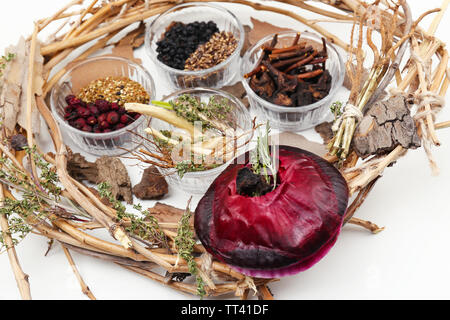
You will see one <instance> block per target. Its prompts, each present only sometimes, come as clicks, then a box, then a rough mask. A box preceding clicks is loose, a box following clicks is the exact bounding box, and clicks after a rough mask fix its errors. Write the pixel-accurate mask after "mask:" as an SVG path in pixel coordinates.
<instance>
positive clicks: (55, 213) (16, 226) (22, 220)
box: [0, 0, 449, 299]
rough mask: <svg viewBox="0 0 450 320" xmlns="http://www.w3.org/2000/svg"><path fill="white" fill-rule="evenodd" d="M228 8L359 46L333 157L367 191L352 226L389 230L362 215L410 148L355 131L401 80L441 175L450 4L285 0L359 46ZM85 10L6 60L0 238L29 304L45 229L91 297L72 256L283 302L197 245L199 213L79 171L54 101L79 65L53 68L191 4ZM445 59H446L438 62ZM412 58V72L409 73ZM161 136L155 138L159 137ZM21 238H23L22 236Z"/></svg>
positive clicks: (352, 49)
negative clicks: (70, 164) (131, 201)
mask: <svg viewBox="0 0 450 320" xmlns="http://www.w3.org/2000/svg"><path fill="white" fill-rule="evenodd" d="M196 1H198V0H196ZM200 1H202V0H200ZM183 2H191V1H183ZM228 2H233V3H238V4H242V5H246V6H249V7H252V8H254V9H256V10H268V11H272V12H276V13H279V14H284V15H286V16H289V17H292V18H294V19H297V20H298V21H300V22H302V23H304V24H306V25H308V26H309V27H311V28H312V29H313V30H315V31H316V32H318V33H320V34H321V35H322V36H323V37H325V38H326V39H328V40H329V41H331V42H333V43H335V44H336V45H338V46H340V47H342V48H344V49H346V50H347V51H348V53H349V60H348V63H347V72H348V75H349V78H350V80H351V82H352V87H351V90H350V96H349V100H348V102H347V104H346V106H345V107H344V110H341V112H342V114H341V115H340V116H339V117H338V118H337V121H336V123H335V126H334V129H335V131H334V137H333V138H332V140H331V142H330V154H329V155H328V156H327V158H328V160H329V161H332V162H339V164H340V170H341V172H342V173H343V174H344V176H345V178H346V180H347V182H348V185H349V187H350V192H351V193H352V194H356V193H358V194H357V196H356V198H355V200H354V202H353V203H352V204H351V205H350V206H349V208H348V210H347V214H346V217H345V221H346V222H349V223H353V224H357V225H360V226H363V227H365V228H367V229H369V230H370V231H372V232H374V233H376V232H378V231H380V228H378V227H377V226H376V225H374V224H373V223H370V222H368V221H363V220H361V219H356V218H352V216H353V214H354V212H355V211H356V210H357V208H359V206H360V205H361V204H362V202H363V201H364V199H365V198H366V197H367V195H368V194H369V192H370V191H371V190H372V188H373V186H374V184H375V183H376V181H377V179H378V178H379V176H380V175H381V174H382V173H383V171H384V169H385V168H386V167H387V166H389V165H391V164H392V163H393V162H395V161H397V160H398V158H400V157H401V156H402V155H404V154H405V153H406V151H407V149H405V147H403V146H402V145H400V144H399V145H395V146H394V147H393V148H392V149H391V150H390V151H387V153H386V152H385V153H377V154H375V155H371V156H368V157H367V158H366V159H364V160H362V159H360V158H359V157H358V156H357V155H356V153H355V152H354V151H353V145H352V140H353V137H354V133H355V130H356V129H357V126H358V123H359V121H360V120H361V119H363V117H364V114H365V113H366V112H367V110H368V109H369V108H370V106H371V105H372V104H373V103H374V102H376V101H378V100H379V99H380V97H381V96H382V95H383V94H384V93H385V91H386V88H387V86H388V85H389V84H391V82H392V80H393V79H395V85H396V86H394V87H393V88H390V92H388V94H391V95H393V96H399V95H402V96H404V97H405V99H407V100H408V101H409V102H410V105H409V106H410V107H411V108H410V109H411V110H412V118H413V120H414V123H415V126H416V127H417V134H418V137H419V138H420V140H421V144H422V145H423V147H424V149H425V151H426V153H427V156H428V158H429V159H430V164H431V166H432V168H433V169H434V170H435V171H436V170H437V166H436V163H435V161H434V159H433V157H432V154H431V146H433V145H434V146H438V145H439V144H440V142H439V140H438V138H437V135H436V130H437V129H439V128H444V127H448V126H449V125H448V123H441V124H436V123H435V115H436V113H437V112H438V111H439V110H440V109H441V108H442V107H443V98H444V96H445V93H446V91H447V88H448V85H449V78H448V69H447V68H448V67H447V65H448V52H447V50H446V48H445V45H444V44H443V43H442V42H441V41H440V40H439V39H437V38H435V37H434V36H433V34H434V32H435V31H436V28H437V26H438V24H439V22H440V20H441V19H442V15H443V12H444V11H445V9H446V6H447V5H448V1H446V2H444V5H443V6H442V8H438V9H436V10H431V11H429V12H426V13H424V14H423V15H422V16H421V17H420V18H419V19H418V20H417V21H412V18H411V13H410V9H409V6H408V4H407V2H406V1H404V0H399V1H398V2H393V1H375V2H374V3H372V4H370V5H369V4H367V3H365V2H363V1H360V0H343V1H325V0H324V1H322V2H323V3H324V4H326V5H328V6H330V7H332V8H333V9H339V10H340V12H339V13H336V10H327V9H322V8H319V7H316V6H314V5H310V4H307V3H306V2H304V1H284V2H287V3H289V4H290V5H291V6H292V7H293V8H296V7H297V8H301V9H304V10H308V11H311V12H314V13H316V14H318V15H320V16H322V17H325V18H326V19H328V20H330V19H331V20H332V21H341V22H345V23H349V24H351V23H353V30H352V37H351V39H349V40H350V41H349V43H346V42H345V41H343V40H341V39H339V38H338V37H336V36H335V35H333V34H331V33H330V32H329V31H328V30H326V29H325V28H323V27H321V26H320V25H319V22H320V20H317V21H311V20H307V19H305V18H303V17H302V16H300V15H298V14H296V13H295V10H286V9H281V8H277V7H272V6H269V5H265V4H262V3H255V2H250V1H247V0H232V1H228ZM82 3H83V1H80V0H75V1H71V2H70V3H68V5H66V6H65V7H63V8H62V9H61V10H59V11H57V12H56V13H55V14H53V15H51V16H50V17H49V18H46V19H42V20H40V21H38V22H37V23H36V24H35V30H34V32H33V34H32V36H31V37H30V38H29V39H27V40H25V39H23V41H21V42H20V43H19V46H17V47H15V48H10V55H8V54H7V55H6V56H5V57H4V58H2V61H1V62H0V63H1V75H0V78H1V82H0V85H1V87H0V92H1V96H0V108H1V110H2V118H3V119H2V128H1V138H2V139H1V142H0V152H1V158H0V159H1V171H0V175H1V176H0V182H1V188H0V202H1V208H0V226H1V228H2V233H1V234H0V235H1V237H0V239H1V243H2V245H3V246H4V248H5V249H6V250H7V251H8V256H9V258H10V261H11V264H12V267H13V270H14V274H15V276H16V280H17V283H18V287H19V290H20V293H21V295H22V297H23V298H24V299H30V298H31V294H30V287H29V284H28V281H27V279H28V276H27V275H26V274H25V273H24V272H23V271H22V269H21V267H20V264H19V261H18V258H17V255H16V253H15V245H16V244H17V242H18V241H20V238H21V237H20V235H25V234H26V233H27V232H29V231H30V229H33V230H34V231H35V232H37V233H39V234H41V235H42V236H44V237H47V238H48V239H50V240H51V241H52V242H54V241H57V242H59V243H60V244H61V245H62V246H63V248H64V252H65V254H66V257H67V259H68V261H69V264H70V265H71V266H72V269H73V270H74V272H75V274H76V275H77V278H78V280H79V282H80V285H81V287H82V290H83V292H84V293H85V294H86V295H87V296H88V297H89V298H91V299H94V298H95V296H94V295H93V293H92V292H91V291H90V290H89V288H88V287H87V285H86V284H85V282H84V281H83V279H82V278H81V276H80V274H79V272H78V270H77V268H76V267H75V264H74V261H73V259H72V257H71V255H70V251H71V250H73V251H77V252H79V253H82V254H86V255H89V256H92V257H95V258H98V259H103V260H107V261H111V262H113V263H116V264H118V265H120V266H122V267H124V268H126V269H128V270H130V271H132V272H136V273H138V274H141V275H143V276H145V277H148V278H150V279H152V280H154V281H157V282H160V283H162V284H165V285H167V286H169V287H171V288H173V289H175V290H179V291H182V292H186V293H189V294H194V295H195V294H199V295H201V296H217V295H224V294H235V295H237V296H240V297H241V298H243V299H245V298H247V296H248V293H249V292H252V291H254V292H257V293H258V294H259V296H260V297H262V298H263V299H272V295H271V293H270V291H269V290H268V288H267V285H268V284H269V283H270V282H272V281H275V280H276V279H258V278H250V277H246V276H244V275H242V274H240V273H238V272H236V271H234V270H232V269H231V268H229V267H228V266H227V265H225V264H223V263H220V262H219V261H215V260H213V259H212V258H211V256H209V255H208V254H206V252H205V249H204V248H203V247H202V246H201V245H198V244H197V242H196V241H195V234H194V232H193V226H192V219H191V213H190V209H189V206H188V207H187V209H186V210H180V209H177V208H173V207H170V206H167V205H162V204H157V205H156V206H155V207H154V208H150V209H148V210H147V209H144V208H141V207H140V206H135V210H136V211H137V213H138V214H135V213H129V212H127V210H126V209H125V207H124V206H123V204H122V203H121V202H120V201H117V200H116V199H115V198H114V197H113V196H112V194H111V190H110V186H109V185H108V184H104V183H103V184H99V185H98V188H97V189H98V194H97V193H95V192H93V191H92V190H91V189H89V188H87V187H86V186H85V185H83V184H82V183H80V182H78V181H77V180H75V179H74V178H72V177H71V176H70V175H69V173H68V170H67V157H68V155H67V148H66V146H65V145H64V143H63V141H62V136H61V132H60V130H59V127H58V124H57V122H56V121H55V119H54V118H53V116H52V114H51V112H50V111H49V108H48V106H47V103H46V97H47V94H48V92H49V90H50V89H51V87H52V86H53V85H54V84H55V83H56V82H57V81H58V80H59V79H60V77H61V76H62V75H63V74H64V72H65V71H66V70H65V69H66V68H67V67H66V66H62V69H61V70H60V71H59V72H56V73H54V74H52V76H50V74H51V71H52V70H53V69H54V68H55V67H56V66H59V65H60V63H61V62H62V61H63V60H64V59H65V58H66V57H68V56H69V55H70V54H72V53H74V52H75V50H76V49H78V48H79V47H80V46H82V45H84V44H86V43H88V42H90V41H92V40H95V42H93V44H92V45H91V46H90V47H88V48H86V49H85V51H84V52H79V55H78V56H77V57H76V58H74V59H73V61H80V60H82V59H84V58H86V57H88V56H90V55H91V54H93V53H96V52H97V51H99V50H101V49H103V48H105V47H107V46H109V45H116V44H117V43H123V42H126V43H128V44H129V45H130V46H131V47H137V46H139V45H140V44H142V32H143V24H142V23H140V22H142V21H143V20H145V19H147V18H149V17H152V16H154V15H157V14H159V13H161V12H164V11H165V10H167V9H169V8H171V7H172V6H174V5H176V4H179V1H174V0H158V1H144V0H137V1H136V0H117V1H102V2H99V1H96V0H93V1H88V3H87V4H86V5H85V7H84V8H83V9H81V10H76V11H72V10H71V8H72V7H73V6H75V5H80V4H82ZM431 13H433V14H435V17H434V21H433V23H432V25H431V27H430V28H429V30H427V31H424V30H422V29H421V28H420V26H419V22H420V20H421V19H422V18H423V17H424V16H426V15H428V14H431ZM69 21H72V22H73V23H72V24H70V26H69V28H68V31H65V32H62V30H65V29H64V27H65V26H67V23H68V22H69ZM133 23H140V24H139V26H138V27H137V28H136V29H134V30H131V31H130V30H129V29H127V30H128V31H127V33H126V34H124V35H123V38H122V39H119V40H117V37H115V36H116V35H118V34H119V33H120V32H121V31H122V30H124V29H125V28H127V27H128V26H130V25H131V24H133ZM49 24H58V25H59V26H60V27H59V28H58V30H57V32H56V33H54V34H52V35H50V37H48V39H47V40H46V41H45V42H42V43H41V42H40V41H39V40H38V36H39V35H40V34H41V32H42V31H43V30H45V28H46V27H47V26H48V25H49ZM392 26H395V28H392ZM66 29H67V28H66ZM375 33H377V34H379V35H380V36H381V43H378V44H375V41H374V40H373V39H374V34H375ZM364 35H365V36H366V37H365V38H366V43H365V44H364V43H363V42H364V40H363V38H364ZM366 46H367V47H368V48H369V49H370V51H371V52H372V55H373V64H372V67H371V68H370V70H369V75H368V78H367V80H364V81H365V82H364V85H363V87H362V90H359V87H358V86H359V82H361V81H363V71H364V66H363V63H364V59H365V54H364V52H363V48H364V47H366ZM436 58H437V60H438V63H437V64H432V63H431V62H432V61H435V60H433V59H436ZM405 59H409V60H408V61H406V60H405ZM402 61H403V63H404V65H405V68H403V69H399V66H400V64H401V63H402ZM18 63H19V64H22V65H23V64H26V65H27V77H26V80H25V81H19V80H18V78H17V70H18V69H17V68H18V67H17V64H18ZM19 106H20V108H19ZM134 107H138V106H134ZM17 108H19V109H20V110H17ZM158 112H159V113H160V112H161V110H159V111H158ZM38 114H40V115H41V116H42V118H43V119H44V121H45V123H46V125H47V127H48V128H49V132H50V134H51V138H52V141H53V144H54V151H55V152H54V156H53V155H51V154H45V153H43V152H41V151H40V150H39V146H36V142H35V134H37V133H38V128H39V126H38V124H37V123H36V120H35V119H36V118H37V117H36V115H38ZM336 114H339V112H336ZM17 115H18V116H17ZM172 120H173V119H172ZM177 124H178V125H179V126H181V127H182V128H184V129H186V131H187V132H188V134H191V133H192V134H193V133H194V129H193V128H192V127H191V126H187V125H186V124H185V123H177ZM149 130H150V134H151V136H153V137H155V136H158V133H157V132H156V131H154V130H152V129H151V128H150V129H149ZM159 138H161V136H159ZM150 140H151V141H153V142H154V140H153V139H150ZM202 147H204V146H202ZM160 151H161V150H160ZM135 156H138V157H140V159H141V160H142V161H143V162H146V163H151V164H158V165H160V166H161V165H166V166H167V167H169V168H170V167H171V166H173V163H170V161H167V158H165V157H164V152H160V153H154V152H153V151H149V150H146V149H141V150H139V151H138V153H137V154H135ZM105 200H107V201H105ZM167 217H171V218H170V219H168V218H167ZM98 228H104V229H106V230H108V231H109V233H110V234H111V237H112V239H111V241H105V240H102V239H99V238H97V237H95V236H93V235H91V234H90V233H89V231H90V230H93V229H98ZM14 231H16V232H14ZM13 234H19V238H17V237H14V235H13ZM156 267H162V268H164V270H165V271H166V273H165V274H160V273H158V272H156V271H155V270H156ZM190 275H193V276H195V278H196V281H195V283H188V282H186V281H184V279H185V278H186V277H187V276H190Z"/></svg>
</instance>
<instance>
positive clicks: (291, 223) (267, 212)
mask: <svg viewBox="0 0 450 320" xmlns="http://www.w3.org/2000/svg"><path fill="white" fill-rule="evenodd" d="M247 156H248V154H247ZM244 166H249V164H231V165H230V166H228V167H227V169H225V170H224V171H223V172H222V174H220V176H218V177H217V179H216V180H215V181H214V182H213V183H212V185H211V186H210V188H209V189H208V191H207V192H206V194H205V195H204V197H203V198H202V199H201V200H200V202H199V204H198V206H197V209H196V211H195V221H194V224H195V231H196V233H197V236H198V237H199V239H200V241H201V242H202V244H203V245H204V247H205V249H206V250H207V251H208V252H209V253H210V254H212V255H213V256H214V257H216V258H217V259H219V260H220V261H223V262H225V263H226V264H228V265H230V266H231V267H232V268H234V269H235V270H238V271H239V272H241V273H243V274H246V275H249V276H254V277H261V278H278V277H282V276H287V275H292V274H295V273H298V272H300V271H303V270H306V269H308V268H309V267H311V266H312V265H314V264H315V263H316V262H317V261H319V260H320V259H321V258H322V257H323V256H324V255H325V254H326V253H327V252H328V250H330V248H331V247H332V246H333V244H334V243H335V241H336V238H337V236H338V234H339V231H340V229H341V226H342V222H343V217H344V213H345V211H346V209H347V202H348V188H347V183H346V181H345V179H344V178H343V177H342V175H341V174H340V172H339V171H338V170H337V169H336V168H334V167H333V166H332V165H331V164H329V163H328V162H327V161H325V160H324V159H322V158H320V157H318V156H317V155H315V154H313V153H310V152H308V151H305V150H302V149H299V148H294V147H290V146H280V147H279V171H278V176H279V184H278V186H277V188H276V189H275V190H274V191H271V192H269V193H267V194H265V195H263V196H257V197H249V196H245V195H240V194H238V193H237V192H236V176H237V174H238V171H239V170H240V169H242V168H243V167H244Z"/></svg>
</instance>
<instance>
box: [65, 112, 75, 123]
mask: <svg viewBox="0 0 450 320" xmlns="http://www.w3.org/2000/svg"><path fill="white" fill-rule="evenodd" d="M77 118H78V114H77V112H76V111H73V112H70V113H66V114H64V120H66V121H70V120H75V119H77Z"/></svg>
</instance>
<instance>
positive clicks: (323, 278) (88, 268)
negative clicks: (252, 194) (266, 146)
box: [0, 0, 450, 300]
mask: <svg viewBox="0 0 450 320" xmlns="http://www.w3.org/2000/svg"><path fill="white" fill-rule="evenodd" d="M64 3H65V1H61V0H40V1H31V0H26V1H25V0H16V1H7V2H6V1H5V3H4V4H3V5H2V10H1V11H0V30H1V37H0V52H1V53H3V51H4V48H5V47H7V46H8V45H10V44H12V43H16V42H17V40H18V38H19V36H21V35H24V36H28V35H30V34H31V33H32V28H33V21H35V20H37V19H40V18H43V17H48V16H50V15H51V14H53V13H54V12H56V11H57V9H59V8H60V7H61V6H62V5H63V4H64ZM267 3H269V4H270V2H267ZM313 4H315V3H313ZM409 4H410V6H411V8H412V12H413V17H414V18H417V17H418V16H419V15H420V14H421V13H422V12H424V11H425V10H428V9H432V8H435V7H439V6H440V4H441V1H439V0H428V1H420V0H410V1H409ZM228 7H229V8H230V9H231V10H232V11H233V12H234V13H235V14H237V15H238V17H239V18H240V19H241V20H242V22H243V23H247V22H248V21H249V14H253V15H254V16H255V17H257V18H259V19H261V20H267V21H270V22H271V23H273V24H277V25H279V26H282V27H290V28H297V29H299V30H304V29H305V28H306V27H305V26H303V25H301V24H299V23H297V22H296V21H294V20H292V19H289V18H285V17H282V16H279V15H276V14H271V13H256V12H255V11H253V10H250V9H246V8H245V7H242V6H228ZM296 11H298V13H299V14H302V15H304V16H306V17H310V16H311V14H310V13H308V12H305V11H303V10H300V9H298V10H296ZM431 19H432V18H431V17H428V18H426V19H425V20H424V21H423V23H422V26H424V27H427V26H428V25H429V23H430V21H431ZM326 26H329V27H332V28H333V29H332V30H331V31H332V32H334V33H336V34H338V35H339V36H340V37H341V38H342V39H345V40H346V41H348V37H349V33H348V29H347V28H346V27H345V26H344V25H342V24H327V25H326ZM449 27H450V24H449V13H447V14H446V16H444V18H443V20H442V23H441V25H440V27H439V29H438V31H437V36H438V37H439V38H440V39H441V40H443V41H444V42H448V40H449V35H448V31H449V30H450V29H449ZM43 40H44V39H43ZM144 63H145V66H146V67H148V68H149V70H150V72H151V73H152V69H151V65H150V64H148V61H146V60H145V59H144ZM152 75H153V76H154V77H155V78H156V80H157V81H156V82H157V91H158V95H159V96H160V94H162V93H166V92H165V90H166V89H165V88H164V84H163V83H161V82H159V81H158V78H157V75H155V74H154V73H152ZM344 97H345V96H344ZM446 101H447V103H448V102H449V98H448V97H447V99H446ZM449 109H450V107H447V109H446V108H444V110H443V111H442V112H441V113H440V115H439V117H438V121H446V120H450V111H449ZM303 134H305V135H306V136H307V137H308V138H310V139H314V140H317V141H319V140H318V137H317V135H316V134H314V133H313V132H311V131H308V132H304V133H303ZM438 136H439V138H440V140H441V142H442V146H441V147H435V148H433V153H434V156H435V158H436V161H437V163H438V165H439V167H440V175H439V176H432V175H431V171H430V168H429V166H428V162H427V159H426V156H425V154H424V152H423V149H420V150H415V151H410V152H408V154H407V155H406V156H405V157H403V158H402V159H400V160H399V161H398V163H397V164H396V165H395V166H394V167H392V168H388V169H387V170H386V171H385V174H384V176H383V178H382V179H380V180H379V181H378V183H377V184H376V186H375V188H374V190H373V191H372V193H371V194H370V196H369V197H368V199H367V200H366V202H365V203H364V204H363V206H362V207H361V208H360V209H359V210H358V211H357V214H356V216H357V217H359V218H362V219H367V220H371V221H373V222H375V223H377V224H378V225H379V226H384V227H385V230H384V231H383V232H381V233H379V234H377V235H373V234H371V233H369V232H368V231H367V230H365V229H361V228H359V227H356V226H351V225H346V226H345V227H344V228H343V230H342V233H341V235H340V237H339V239H338V241H337V243H336V245H335V246H334V248H333V249H332V250H331V251H330V253H329V254H328V255H327V256H326V257H325V258H324V259H323V260H321V261H320V262H319V263H318V264H316V265H315V266H314V267H313V268H311V269H309V270H307V271H305V272H303V273H301V274H297V275H295V276H291V277H288V278H284V279H281V281H279V282H277V283H274V284H272V285H271V286H270V287H271V289H272V291H273V293H274V295H275V298H277V299H449V298H450V292H449V288H450V272H449V271H450V250H449V246H450V209H449V198H450V161H449V160H450V129H444V130H441V131H439V132H438ZM133 170H134V172H132V182H133V183H137V182H138V179H139V176H140V173H141V172H140V171H139V170H138V169H135V168H134V169H133V168H130V171H133ZM187 199H188V195H185V194H182V193H180V192H179V191H177V190H171V192H170V194H169V196H168V197H167V198H166V199H165V200H164V201H165V202H166V203H169V204H172V205H177V206H178V207H184V206H185V204H186V200H187ZM197 201H198V199H194V204H195V203H196V202H197ZM152 204H153V203H152V202H148V203H146V205H152ZM101 236H103V235H101ZM46 250H47V239H46V238H43V237H40V236H36V235H31V236H29V237H28V238H26V239H25V240H24V241H23V242H22V243H21V244H20V245H19V247H18V248H17V251H18V256H19V259H20V262H21V264H22V267H23V269H24V271H25V272H26V273H27V274H29V276H30V285H31V292H32V296H33V298H34V299H87V298H86V297H85V296H84V295H83V294H82V293H81V290H80V287H79V284H78V282H77V281H76V279H75V277H74V275H73V273H72V271H71V269H70V267H69V265H68V263H67V261H66V258H65V256H64V253H63V252H62V250H61V248H60V247H59V246H58V245H54V247H53V249H52V250H51V251H50V253H49V254H48V255H47V256H46V257H44V253H45V251H46ZM72 254H73V257H74V259H75V262H76V264H77V266H78V268H79V270H80V272H81V274H82V276H83V278H84V280H85V281H86V283H87V285H88V286H89V287H90V288H91V290H92V292H93V293H94V295H95V296H96V297H97V298H98V299H120V300H126V299H189V298H192V296H187V295H184V294H181V293H178V292H176V291H174V290H172V289H170V288H166V287H163V286H162V285H159V284H157V283H154V282H152V281H151V280H149V279H146V278H143V277H141V276H139V275H136V274H134V273H132V272H130V271H128V270H125V269H122V268H121V267H119V266H117V265H115V264H112V263H108V262H103V261H99V260H96V259H94V258H90V257H86V256H83V255H79V254H77V253H72ZM230 298H232V297H230ZM0 299H20V295H19V293H18V290H17V287H16V282H15V280H14V276H13V273H12V271H11V268H10V265H9V261H8V257H7V255H6V254H2V255H0Z"/></svg>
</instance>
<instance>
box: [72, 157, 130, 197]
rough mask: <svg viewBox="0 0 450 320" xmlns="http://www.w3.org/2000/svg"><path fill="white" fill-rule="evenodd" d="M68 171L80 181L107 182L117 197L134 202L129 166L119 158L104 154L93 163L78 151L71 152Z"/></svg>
mask: <svg viewBox="0 0 450 320" xmlns="http://www.w3.org/2000/svg"><path fill="white" fill-rule="evenodd" d="M67 171H68V172H69V175H70V176H71V177H72V178H74V179H75V180H77V181H80V182H81V181H83V180H87V181H89V182H91V183H95V184H99V183H102V182H106V183H108V184H109V185H110V186H111V193H112V194H113V195H114V197H115V198H116V199H118V200H125V201H126V202H127V203H128V204H132V203H133V194H132V190H131V180H130V177H129V176H128V171H127V168H126V167H125V166H124V165H123V163H122V161H120V159H119V158H114V157H108V156H103V157H101V158H98V159H97V160H96V161H95V162H94V163H92V162H89V161H86V159H85V158H84V157H83V156H82V155H80V154H78V153H75V154H74V153H71V152H69V157H68V161H67Z"/></svg>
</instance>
